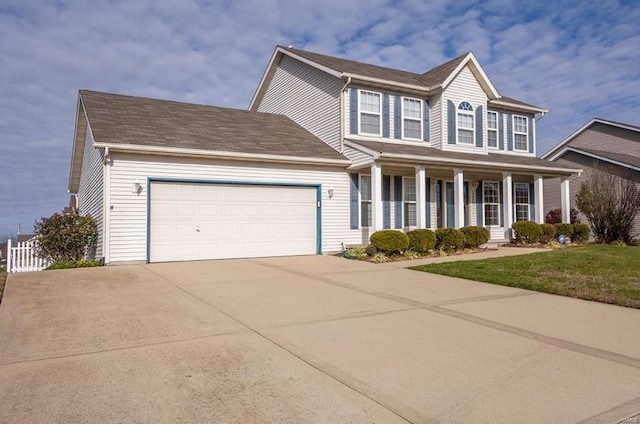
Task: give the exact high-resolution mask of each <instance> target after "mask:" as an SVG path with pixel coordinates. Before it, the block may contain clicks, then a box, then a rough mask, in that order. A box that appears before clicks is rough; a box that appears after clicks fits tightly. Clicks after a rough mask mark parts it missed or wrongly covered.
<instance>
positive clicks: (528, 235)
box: [511, 221, 542, 244]
mask: <svg viewBox="0 0 640 424" xmlns="http://www.w3.org/2000/svg"><path fill="white" fill-rule="evenodd" d="M511 228H513V231H514V233H515V238H516V243H524V244H533V243H537V242H538V241H540V236H541V235H542V227H540V224H538V223H535V222H532V221H518V222H515V223H514V224H513V225H512V226H511Z"/></svg>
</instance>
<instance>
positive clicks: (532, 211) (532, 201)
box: [529, 183, 536, 222]
mask: <svg viewBox="0 0 640 424" xmlns="http://www.w3.org/2000/svg"><path fill="white" fill-rule="evenodd" d="M529 221H533V222H535V221H536V198H535V196H534V194H533V183H529Z"/></svg>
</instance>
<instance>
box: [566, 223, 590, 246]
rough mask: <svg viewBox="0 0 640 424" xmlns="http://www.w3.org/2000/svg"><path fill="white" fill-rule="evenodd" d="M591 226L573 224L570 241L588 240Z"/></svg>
mask: <svg viewBox="0 0 640 424" xmlns="http://www.w3.org/2000/svg"><path fill="white" fill-rule="evenodd" d="M590 232H591V228H589V226H588V225H587V224H573V231H572V232H571V241H572V242H584V241H587V240H589V233H590Z"/></svg>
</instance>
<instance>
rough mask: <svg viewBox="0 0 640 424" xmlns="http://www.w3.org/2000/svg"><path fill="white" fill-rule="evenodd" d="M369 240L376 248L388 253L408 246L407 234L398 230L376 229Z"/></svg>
mask: <svg viewBox="0 0 640 424" xmlns="http://www.w3.org/2000/svg"><path fill="white" fill-rule="evenodd" d="M369 240H370V241H371V245H372V246H373V247H375V248H376V250H378V251H380V252H383V253H386V254H388V255H395V254H398V253H401V252H404V251H405V250H407V249H408V248H409V236H407V235H406V234H405V233H403V232H402V231H399V230H381V231H376V232H375V233H373V234H371V238H370V239H369Z"/></svg>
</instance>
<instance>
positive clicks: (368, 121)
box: [360, 113, 380, 134]
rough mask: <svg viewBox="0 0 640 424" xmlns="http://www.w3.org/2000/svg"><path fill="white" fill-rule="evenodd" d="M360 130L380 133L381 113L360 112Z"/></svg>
mask: <svg viewBox="0 0 640 424" xmlns="http://www.w3.org/2000/svg"><path fill="white" fill-rule="evenodd" d="M360 132H362V133H367V134H380V115H369V114H366V113H361V114H360Z"/></svg>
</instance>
